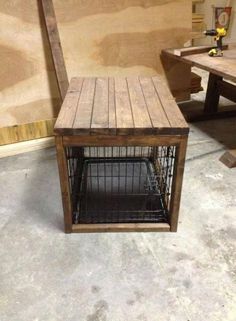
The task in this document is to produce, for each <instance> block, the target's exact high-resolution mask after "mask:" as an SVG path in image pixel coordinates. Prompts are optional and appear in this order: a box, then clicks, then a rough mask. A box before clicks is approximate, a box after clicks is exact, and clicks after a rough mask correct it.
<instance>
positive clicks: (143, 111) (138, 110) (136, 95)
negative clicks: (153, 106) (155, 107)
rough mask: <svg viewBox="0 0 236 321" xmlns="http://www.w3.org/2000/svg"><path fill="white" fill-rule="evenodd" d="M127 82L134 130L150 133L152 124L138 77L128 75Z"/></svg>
mask: <svg viewBox="0 0 236 321" xmlns="http://www.w3.org/2000/svg"><path fill="white" fill-rule="evenodd" d="M127 84H128V91H129V97H130V104H131V109H132V115H133V120H134V127H135V131H136V130H138V131H139V133H141V132H142V133H143V134H151V133H152V132H153V125H152V121H151V119H150V116H149V112H148V109H147V105H146V102H145V99H144V96H143V93H142V88H141V85H140V82H139V79H138V77H132V78H131V77H128V78H127Z"/></svg>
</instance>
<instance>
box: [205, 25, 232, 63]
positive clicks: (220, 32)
mask: <svg viewBox="0 0 236 321" xmlns="http://www.w3.org/2000/svg"><path fill="white" fill-rule="evenodd" d="M204 34H205V35H206V36H211V37H215V38H214V39H215V40H216V44H217V47H215V48H212V49H211V50H210V51H209V52H208V55H209V56H210V57H222V56H223V44H222V39H223V38H224V37H225V36H226V34H227V30H226V29H225V28H216V29H211V30H206V31H204Z"/></svg>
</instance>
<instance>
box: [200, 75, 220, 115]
mask: <svg viewBox="0 0 236 321" xmlns="http://www.w3.org/2000/svg"><path fill="white" fill-rule="evenodd" d="M222 79H223V78H222V77H220V76H217V75H214V74H212V73H210V74H209V80H208V86H207V93H206V100H205V105H204V113H207V114H213V113H217V111H218V105H219V100H220V91H219V87H218V81H219V80H222Z"/></svg>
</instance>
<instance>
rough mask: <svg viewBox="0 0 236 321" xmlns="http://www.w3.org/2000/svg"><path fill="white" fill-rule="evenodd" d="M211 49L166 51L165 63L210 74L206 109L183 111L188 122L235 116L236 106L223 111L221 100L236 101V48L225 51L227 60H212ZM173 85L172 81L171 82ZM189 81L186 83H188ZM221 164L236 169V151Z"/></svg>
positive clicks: (178, 75) (225, 108)
mask: <svg viewBox="0 0 236 321" xmlns="http://www.w3.org/2000/svg"><path fill="white" fill-rule="evenodd" d="M208 49H209V48H206V47H195V48H183V49H179V50H175V49H167V50H163V51H162V56H163V59H164V60H170V61H176V62H180V63H182V64H183V65H186V66H191V67H194V66H195V67H198V68H200V69H203V70H206V71H208V72H209V80H208V86H207V92H206V99H205V103H204V108H203V109H201V110H194V111H191V110H187V109H182V112H183V114H184V116H185V118H186V120H187V121H189V122H193V121H201V120H209V119H217V118H226V117H235V116H236V106H230V107H224V109H222V108H221V109H219V98H220V96H223V97H225V98H227V99H229V100H231V101H233V102H236V85H235V83H236V45H230V46H229V47H228V49H226V50H224V55H223V57H209V56H208V53H207V51H208ZM174 77H175V79H174V80H172V83H173V81H177V82H178V81H179V82H180V83H181V81H182V73H181V72H179V73H178V74H175V75H174ZM169 81H170V82H171V79H169ZM184 81H185V82H186V80H184ZM221 161H222V162H223V163H224V164H225V165H226V166H228V167H235V166H236V150H231V151H229V152H226V153H225V154H224V155H223V156H222V157H221Z"/></svg>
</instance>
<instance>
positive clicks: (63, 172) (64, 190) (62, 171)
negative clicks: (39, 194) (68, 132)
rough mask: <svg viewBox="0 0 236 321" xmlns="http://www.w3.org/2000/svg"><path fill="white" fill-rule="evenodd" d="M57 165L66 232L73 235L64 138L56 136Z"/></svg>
mask: <svg viewBox="0 0 236 321" xmlns="http://www.w3.org/2000/svg"><path fill="white" fill-rule="evenodd" d="M55 142H56V149H57V163H58V170H59V175H60V185H61V196H62V205H63V211H64V224H65V232H66V233H71V230H72V205H71V204H72V202H71V194H70V188H69V174H68V167H67V160H66V153H65V148H64V146H63V139H62V137H59V136H56V137H55Z"/></svg>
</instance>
